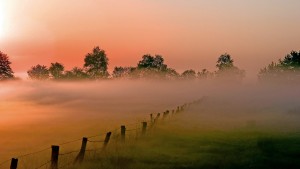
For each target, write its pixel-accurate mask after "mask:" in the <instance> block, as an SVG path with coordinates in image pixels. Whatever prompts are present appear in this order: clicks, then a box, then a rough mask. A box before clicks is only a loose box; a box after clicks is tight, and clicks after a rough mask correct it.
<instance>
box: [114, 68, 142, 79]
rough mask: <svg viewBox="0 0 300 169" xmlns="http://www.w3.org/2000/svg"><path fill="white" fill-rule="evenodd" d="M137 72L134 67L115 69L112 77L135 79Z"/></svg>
mask: <svg viewBox="0 0 300 169" xmlns="http://www.w3.org/2000/svg"><path fill="white" fill-rule="evenodd" d="M135 70H136V68H134V67H115V69H114V71H113V74H112V76H113V77H114V78H133V77H134V71H135Z"/></svg>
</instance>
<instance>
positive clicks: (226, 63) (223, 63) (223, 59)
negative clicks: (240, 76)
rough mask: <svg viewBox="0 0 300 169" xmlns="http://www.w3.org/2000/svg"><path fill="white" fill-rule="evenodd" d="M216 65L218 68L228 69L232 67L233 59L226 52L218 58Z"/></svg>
mask: <svg viewBox="0 0 300 169" xmlns="http://www.w3.org/2000/svg"><path fill="white" fill-rule="evenodd" d="M216 66H217V68H218V69H219V70H224V69H230V68H232V67H234V66H233V60H232V59H231V56H230V55H229V54H227V53H225V54H223V55H221V56H220V57H219V58H218V61H217V65H216Z"/></svg>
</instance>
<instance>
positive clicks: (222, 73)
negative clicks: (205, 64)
mask: <svg viewBox="0 0 300 169" xmlns="http://www.w3.org/2000/svg"><path fill="white" fill-rule="evenodd" d="M10 64H11V62H10V61H9V57H8V56H7V54H4V53H2V52H1V51H0V80H8V79H14V72H13V71H12V69H11V67H10ZM108 65H109V59H108V57H107V55H106V53H105V51H104V50H103V49H101V48H100V47H98V46H97V47H95V48H94V49H93V50H92V51H91V53H88V54H86V56H85V58H84V64H83V67H74V68H72V69H71V70H65V67H64V65H63V64H62V63H58V62H55V63H51V64H50V66H49V67H47V66H45V65H40V64H38V65H35V66H32V67H31V68H30V69H29V70H28V71H27V74H28V77H29V78H30V79H33V80H50V79H51V80H99V79H143V78H145V79H147V78H155V79H167V80H173V79H186V80H187V79H212V78H225V79H227V80H231V81H237V82H238V81H241V80H242V79H243V78H244V77H245V71H244V70H242V69H240V68H238V67H237V66H235V65H234V60H233V59H232V57H231V56H230V55H229V54H227V53H225V54H222V55H221V56H219V58H218V59H217V61H216V68H217V70H216V71H214V72H210V71H208V70H207V69H203V70H202V71H199V72H196V71H195V70H193V69H188V70H185V71H184V72H183V73H181V74H180V73H178V72H177V71H176V70H175V69H173V68H170V67H168V65H167V64H165V61H164V58H163V56H161V55H154V56H152V55H150V54H146V55H144V56H142V58H141V60H140V61H138V63H137V65H136V66H134V67H132V66H129V67H121V66H119V67H115V68H114V70H113V72H112V73H111V74H110V73H109V72H108ZM258 79H259V80H260V81H282V80H283V81H293V82H295V81H296V82H300V51H299V52H296V51H292V52H291V53H290V54H288V55H286V56H285V57H284V58H283V59H280V60H279V61H278V63H275V62H272V63H271V64H269V65H268V66H266V67H264V68H262V69H261V70H260V71H259V74H258Z"/></svg>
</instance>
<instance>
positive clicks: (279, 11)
mask: <svg viewBox="0 0 300 169" xmlns="http://www.w3.org/2000/svg"><path fill="white" fill-rule="evenodd" d="M299 6H300V1H299V0H265V1H263V2H262V0H251V1H250V0H249V1H246V0H226V1H224V0H188V1H187V0H151V1H145V0H122V1H116V0H64V1H62V0H0V50H1V51H2V52H4V53H7V54H8V55H9V56H10V58H11V61H12V62H13V65H12V66H13V69H14V71H15V72H16V73H21V72H26V71H27V70H28V69H29V68H30V67H31V66H33V65H35V64H38V63H40V64H45V65H49V64H50V62H55V61H58V62H62V63H64V65H65V66H66V67H67V68H68V69H70V68H71V67H73V66H82V65H83V59H84V56H85V54H86V53H88V52H90V51H91V50H92V48H93V47H94V46H96V45H99V46H100V47H101V48H103V49H104V50H106V52H107V54H108V57H109V59H110V71H111V70H112V69H113V67H114V66H135V65H136V63H137V62H138V60H139V59H140V58H141V56H142V55H143V54H146V53H150V54H161V55H163V56H164V58H165V60H166V63H167V64H168V65H169V66H170V67H173V68H175V69H177V70H178V71H179V72H181V71H183V70H185V69H188V68H193V69H195V70H201V69H203V68H208V69H209V70H211V71H213V70H215V62H216V60H217V57H218V56H219V55H220V54H222V53H225V52H228V53H230V54H231V55H232V57H233V59H234V60H235V64H236V65H237V66H238V67H240V68H242V69H245V70H246V71H247V74H248V77H251V76H252V77H255V74H256V73H257V72H258V70H259V69H260V68H261V67H263V66H265V65H266V64H268V63H270V62H271V61H277V59H279V58H281V57H283V56H284V55H285V54H286V53H288V52H290V51H291V50H300V47H299V45H300V31H299V27H300V22H299V17H300V10H299Z"/></svg>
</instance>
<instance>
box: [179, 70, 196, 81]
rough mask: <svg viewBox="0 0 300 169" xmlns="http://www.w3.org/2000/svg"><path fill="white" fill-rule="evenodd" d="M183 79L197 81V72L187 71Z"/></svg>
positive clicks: (182, 75)
mask: <svg viewBox="0 0 300 169" xmlns="http://www.w3.org/2000/svg"><path fill="white" fill-rule="evenodd" d="M181 77H182V78H183V79H187V80H188V79H195V78H196V72H195V70H193V69H190V70H186V71H184V72H183V73H182V74H181Z"/></svg>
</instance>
